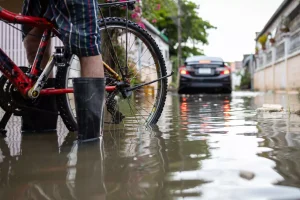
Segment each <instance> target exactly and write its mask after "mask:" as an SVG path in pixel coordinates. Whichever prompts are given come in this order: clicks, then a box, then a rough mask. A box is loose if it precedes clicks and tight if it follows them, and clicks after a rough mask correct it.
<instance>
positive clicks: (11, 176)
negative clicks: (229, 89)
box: [0, 92, 300, 200]
mask: <svg viewBox="0 0 300 200" xmlns="http://www.w3.org/2000/svg"><path fill="white" fill-rule="evenodd" d="M264 103H279V104H281V105H283V106H284V107H285V108H286V109H290V108H292V109H297V108H298V107H299V108H300V101H299V97H298V96H297V95H284V94H276V95H275V94H260V93H251V92H234V93H233V94H232V95H181V96H180V95H177V94H171V93H170V94H169V95H168V98H167V102H166V106H165V110H164V113H163V116H162V117H161V119H160V121H159V124H158V125H157V126H155V127H151V128H150V127H148V128H146V129H134V128H132V127H131V126H129V128H127V129H117V130H116V129H111V128H109V129H106V131H105V136H104V137H103V138H102V139H101V140H100V141H98V142H94V143H88V144H78V143H76V140H75V135H72V134H68V131H67V130H66V128H65V127H64V126H63V125H62V124H61V123H60V125H59V128H58V132H57V134H56V133H52V134H40V135H24V136H23V137H21V135H20V133H19V132H20V131H19V129H20V128H19V126H18V125H19V118H14V119H12V120H11V121H10V125H9V133H8V137H7V138H5V139H3V138H1V139H0V199H1V200H2V199H3V200H4V199H5V200H6V199H9V200H13V199H17V200H19V199H30V200H31V199H33V200H40V199H41V200H43V199H45V200H49V199H51V200H52V199H53V200H69V199H71V200H73V199H98V200H102V199H112V200H114V199H117V200H119V199H122V200H123V199H130V200H133V199H222V200H223V199H300V189H299V188H300V117H299V116H297V115H280V114H276V113H274V114H272V115H257V113H256V111H255V109H256V108H258V107H260V106H261V105H262V104H264Z"/></svg>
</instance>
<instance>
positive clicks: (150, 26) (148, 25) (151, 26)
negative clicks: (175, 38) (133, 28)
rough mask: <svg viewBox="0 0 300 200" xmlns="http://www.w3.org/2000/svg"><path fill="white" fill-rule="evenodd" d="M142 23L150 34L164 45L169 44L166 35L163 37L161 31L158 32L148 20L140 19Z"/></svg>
mask: <svg viewBox="0 0 300 200" xmlns="http://www.w3.org/2000/svg"><path fill="white" fill-rule="evenodd" d="M142 22H143V23H144V24H145V26H146V27H148V28H149V29H150V30H151V31H152V32H154V33H155V34H156V35H158V36H159V37H160V38H161V39H162V40H163V41H164V42H165V43H167V44H169V39H168V37H167V36H166V35H164V34H163V33H162V32H161V31H159V30H158V29H157V28H156V27H155V26H154V25H153V24H151V23H150V22H149V21H148V20H146V19H144V18H143V19H142Z"/></svg>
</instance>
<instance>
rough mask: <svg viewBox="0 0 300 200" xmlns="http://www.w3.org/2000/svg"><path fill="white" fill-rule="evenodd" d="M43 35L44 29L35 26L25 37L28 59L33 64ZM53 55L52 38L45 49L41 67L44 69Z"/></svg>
mask: <svg viewBox="0 0 300 200" xmlns="http://www.w3.org/2000/svg"><path fill="white" fill-rule="evenodd" d="M42 35H43V30H41V29H38V28H33V29H32V30H31V31H30V32H29V33H28V34H27V35H26V37H25V38H24V40H23V43H24V47H25V50H26V55H27V60H28V63H29V64H30V65H33V62H34V59H35V56H36V53H37V50H38V47H39V45H40V42H41V38H42ZM50 56H51V40H50V41H49V44H48V46H47V48H46V50H45V53H44V56H43V60H42V63H41V66H40V67H41V69H44V68H45V67H46V64H47V62H48V60H49V59H50Z"/></svg>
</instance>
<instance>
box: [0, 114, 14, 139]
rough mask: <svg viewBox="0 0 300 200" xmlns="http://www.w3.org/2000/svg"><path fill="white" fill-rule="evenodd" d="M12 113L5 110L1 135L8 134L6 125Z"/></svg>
mask: <svg viewBox="0 0 300 200" xmlns="http://www.w3.org/2000/svg"><path fill="white" fill-rule="evenodd" d="M11 116H12V113H11V112H5V114H4V116H3V117H2V119H1V121H0V135H3V136H6V132H7V131H6V130H5V127H6V125H7V123H8V121H9V119H10V118H11Z"/></svg>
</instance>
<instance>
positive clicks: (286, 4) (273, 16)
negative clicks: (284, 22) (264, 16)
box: [255, 0, 293, 41]
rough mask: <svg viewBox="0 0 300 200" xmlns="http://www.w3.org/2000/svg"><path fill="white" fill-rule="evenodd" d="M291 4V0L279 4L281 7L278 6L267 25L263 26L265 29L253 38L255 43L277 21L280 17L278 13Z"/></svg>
mask: <svg viewBox="0 0 300 200" xmlns="http://www.w3.org/2000/svg"><path fill="white" fill-rule="evenodd" d="M292 2H293V0H284V2H282V3H281V5H280V6H279V8H278V9H277V10H276V11H275V13H274V14H273V15H272V17H271V18H270V19H269V21H268V22H267V24H266V25H265V27H264V28H263V29H262V30H261V32H260V33H259V34H258V35H257V37H256V38H255V40H256V41H257V40H258V38H259V37H260V36H262V35H263V34H264V32H266V30H267V29H268V28H269V27H270V26H271V25H272V23H273V22H274V21H275V20H276V19H277V17H278V16H279V15H280V13H281V12H282V11H283V10H284V9H285V8H286V7H287V6H288V5H290V4H291V3H292Z"/></svg>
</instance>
